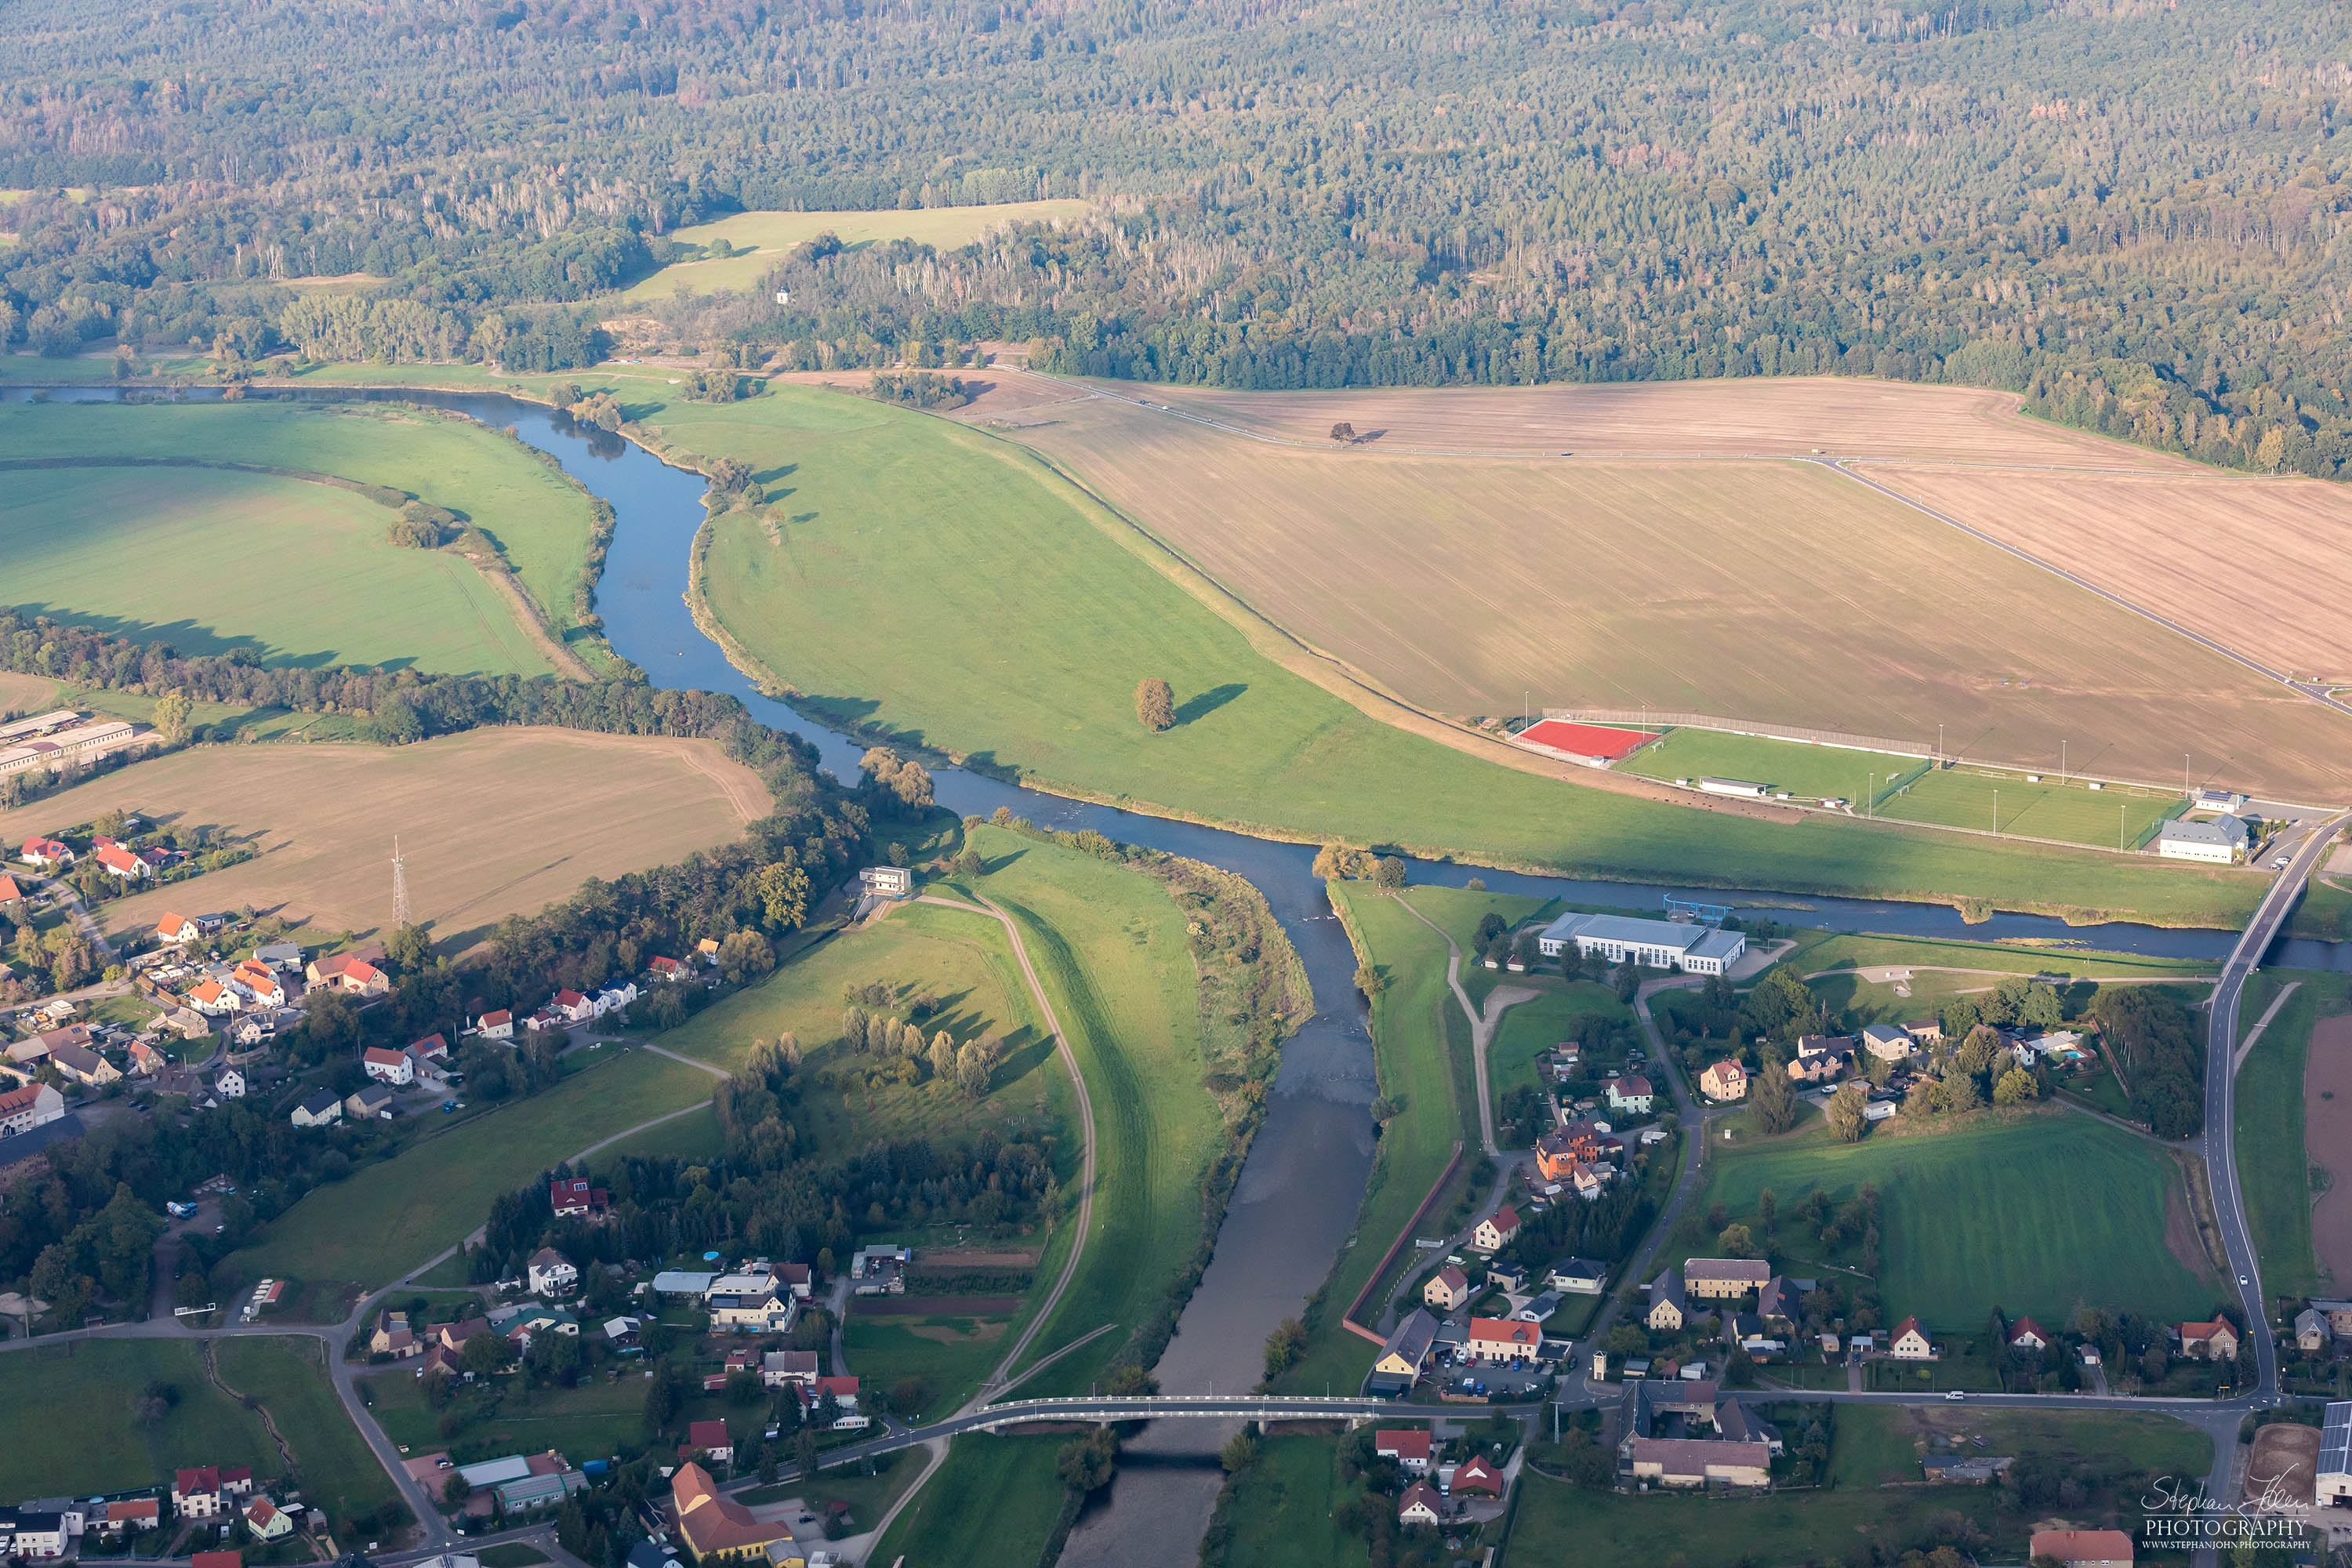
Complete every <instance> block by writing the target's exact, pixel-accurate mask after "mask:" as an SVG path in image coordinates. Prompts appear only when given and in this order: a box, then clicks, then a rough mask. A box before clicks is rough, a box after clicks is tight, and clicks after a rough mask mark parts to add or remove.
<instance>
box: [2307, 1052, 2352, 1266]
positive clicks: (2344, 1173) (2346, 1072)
mask: <svg viewBox="0 0 2352 1568" xmlns="http://www.w3.org/2000/svg"><path fill="white" fill-rule="evenodd" d="M2303 1141H2304V1147H2305V1149H2306V1150H2307V1151H2309V1153H2310V1158H2311V1163H2313V1164H2314V1165H2315V1166H2317V1167H2319V1168H2320V1169H2323V1170H2325V1171H2326V1173H2327V1176H2328V1180H2327V1183H2326V1191H2325V1192H2322V1193H2320V1194H2319V1195H2318V1196H2317V1197H2316V1198H2315V1199H2314V1200H2313V1202H2312V1205H2311V1249H2312V1251H2313V1252H2314V1253H2315V1254H2316V1255H2317V1256H2318V1258H2319V1267H2320V1270H2321V1272H2322V1273H2323V1274H2324V1275H2325V1276H2326V1279H2330V1280H2332V1281H2335V1282H2336V1283H2337V1284H2342V1283H2343V1282H2345V1281H2347V1280H2352V1159H2347V1157H2346V1155H2345V1151H2347V1150H2352V1014H2346V1015H2339V1016H2336V1017H2333V1018H2322V1019H2321V1020H2319V1022H2318V1023H2316V1024H2315V1025H2313V1026H2312V1029H2311V1050H2310V1054H2309V1056H2308V1057H2307V1058H2305V1063H2304V1068H2303ZM2314 1185H2315V1186H2316V1185H2317V1184H2316V1183H2315V1184H2314Z"/></svg>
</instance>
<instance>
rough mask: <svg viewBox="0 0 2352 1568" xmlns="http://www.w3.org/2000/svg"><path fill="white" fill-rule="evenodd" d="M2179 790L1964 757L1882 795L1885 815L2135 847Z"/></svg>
mask: <svg viewBox="0 0 2352 1568" xmlns="http://www.w3.org/2000/svg"><path fill="white" fill-rule="evenodd" d="M2180 799H2181V796H2180V792H2179V791H2178V790H2166V789H2158V788H2154V787H2150V786H2147V785H2143V784H2128V785H2126V784H2109V785H2107V786H2106V787H2105V788H2104V789H2092V788H2091V787H2090V786H2089V785H2088V784H2084V783H2083V782H2082V781H2081V780H2080V779H2073V780H2066V781H2061V780H2059V779H2058V778H2057V777H2055V776H2054V775H2053V774H2051V773H2043V774H2042V776H2041V778H2040V779H2039V780H2038V781H2034V780H2030V779H2029V778H2028V777H2027V776H2026V775H2025V774H2024V773H2019V772H2016V771H2013V770H2004V769H2000V768H1986V767H1979V766H1977V765H1976V764H1974V763H1959V764H1958V765H1956V766H1953V767H1948V768H1942V769H1930V770H1929V771H1928V772H1927V773H1923V774H1921V775H1920V776H1919V777H1918V778H1916V779H1915V780H1913V781H1912V782H1911V783H1909V784H1905V785H1904V786H1903V787H1902V788H1900V789H1898V790H1896V791H1895V793H1894V794H1893V795H1888V796H1883V797H1882V798H1881V799H1880V800H1879V803H1878V806H1877V811H1878V815H1879V816H1881V817H1885V818H1893V819H1896V820H1899V821H1904V822H1932V823H1937V824H1940V825H1942V826H1947V827H1973V828H1979V829H1982V830H1984V831H1986V832H1993V833H2012V834H2017V835H2020V836H2021V837H2027V838H2054V839H2058V840H2061V841H2062V842H2064V843H2068V844H2095V845H2097V846H2098V847H2101V848H2103V849H2137V848H2138V847H2139V846H2140V845H2141V844H2142V843H2144V842H2146V841H2147V837H2148V836H2149V835H2151V834H2153V833H2154V832H2155V831H2156V829H2157V826H2158V824H2160V823H2161V822H2163V820H2164V819H2165V818H2166V817H2167V816H2170V815H2171V814H2172V812H2173V810H2174V809H2175V808H2176V807H2177V806H2179V804H2180Z"/></svg>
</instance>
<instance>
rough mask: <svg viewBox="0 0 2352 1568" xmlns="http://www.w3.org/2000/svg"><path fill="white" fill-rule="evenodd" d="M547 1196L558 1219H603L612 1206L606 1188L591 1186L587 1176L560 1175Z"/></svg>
mask: <svg viewBox="0 0 2352 1568" xmlns="http://www.w3.org/2000/svg"><path fill="white" fill-rule="evenodd" d="M547 1196H548V1202H549V1203H550V1205H551V1206H552V1207H553V1208H554V1210H555V1217H556V1218H558V1219H584V1220H591V1221H597V1220H602V1219H603V1218H604V1215H605V1213H606V1211H607V1210H608V1209H609V1208H610V1207H611V1206H612V1199H611V1198H610V1196H609V1195H608V1194H606V1193H605V1191H604V1188H602V1187H592V1186H590V1185H589V1184H588V1178H587V1177H585V1176H558V1177H557V1178H556V1179H555V1181H554V1183H553V1184H551V1185H550V1187H549V1188H548V1193H547Z"/></svg>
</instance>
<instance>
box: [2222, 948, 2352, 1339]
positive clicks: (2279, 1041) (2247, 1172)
mask: <svg viewBox="0 0 2352 1568" xmlns="http://www.w3.org/2000/svg"><path fill="white" fill-rule="evenodd" d="M2289 982H2300V983H2301V984H2297V985H2296V986H2295V991H2294V995H2292V996H2290V997H2288V998H2287V1000H2286V1005H2284V1006H2283V1007H2281V1008H2280V1009H2279V1012H2278V1016H2276V1017H2274V1018H2273V1019H2272V1020H2271V1021H2270V1026H2269V1027H2268V1028H2266V1029H2264V1030H2263V1034H2262V1038H2261V1039H2260V1040H2258V1041H2256V1042H2255V1044H2254V1048H2253V1049H2252V1051H2250V1052H2248V1053H2247V1055H2246V1059H2245V1061H2244V1063H2243V1064H2242V1066H2241V1067H2240V1068H2238V1087H2237V1100H2236V1105H2235V1110H2236V1112H2237V1115H2236V1122H2237V1125H2236V1127H2235V1129H2234V1136H2235V1137H2236V1140H2237V1152H2238V1184H2239V1187H2240V1188H2241V1190H2242V1191H2243V1192H2244V1194H2245V1195H2246V1222H2247V1224H2248V1225H2249V1226H2251V1227H2252V1231H2253V1239H2254V1251H2255V1253H2256V1254H2257V1255H2258V1256H2259V1257H2260V1258H2261V1259H2262V1265H2263V1289H2264V1291H2266V1292H2267V1293H2268V1294H2270V1295H2272V1296H2303V1295H2310V1294H2313V1293H2315V1292H2317V1291H2319V1290H2320V1289H2322V1288H2323V1281H2322V1279H2321V1278H2320V1271H2319V1259H2318V1257H2317V1255H2316V1254H2315V1252H2314V1250H2313V1248H2312V1241H2311V1203H2312V1195H2313V1194H2312V1190H2311V1153H2310V1149H2309V1146H2308V1144H2307V1143H2306V1142H2305V1130H2304V1113H2303V1102H2304V1081H2303V1079H2304V1065H2305V1060H2306V1058H2308V1056H2309V1053H2310V1050H2311V1031H2312V1026H2314V1025H2315V1024H2316V1023H2318V1021H2319V1020H2320V1019H2322V1018H2324V1017H2329V1016H2334V1015H2336V1014H2337V1013H2341V1012H2343V1011H2345V1008H2346V1005H2347V1000H2352V997H2347V991H2352V983H2347V980H2346V977H2345V976H2343V975H2341V974H2316V973H2299V972H2294V971H2288V970H2277V969H2265V970H2263V971H2261V972H2260V973H2257V974H2255V976H2254V978H2253V982H2252V984H2250V985H2248V986H2247V988H2246V995H2245V999H2244V1000H2243V1002H2242V1003H2241V1005H2240V1007H2239V1013H2238V1019H2239V1033H2238V1040H2239V1043H2240V1044H2241V1045H2242V1044H2244V1042H2245V1038H2246V1037H2247V1036H2248V1035H2249V1034H2251V1033H2252V1031H2253V1028H2254V1026H2255V1024H2257V1023H2258V1022H2260V1020H2261V1018H2262V1016H2263V1014H2264V1013H2265V1012H2267V1011H2269V1009H2270V1005H2271V1004H2272V1003H2273V1001H2275V1000H2276V999H2277V997H2278V994H2279V989H2280V987H2281V986H2282V985H2284V984H2287V983H2289Z"/></svg>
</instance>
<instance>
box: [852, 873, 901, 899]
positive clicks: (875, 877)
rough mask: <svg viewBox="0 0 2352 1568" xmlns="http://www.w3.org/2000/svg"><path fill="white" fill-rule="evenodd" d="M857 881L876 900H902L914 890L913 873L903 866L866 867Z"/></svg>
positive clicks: (858, 874)
mask: <svg viewBox="0 0 2352 1568" xmlns="http://www.w3.org/2000/svg"><path fill="white" fill-rule="evenodd" d="M857 880H858V882H859V883H860V884H861V885H862V886H863V887H864V888H865V889H866V891H867V892H869V893H871V894H873V895H874V896H875V897H876V898H877V899H903V898H905V897H906V896H907V895H908V894H909V893H911V892H913V891H914V890H915V873H914V872H913V871H911V870H909V869H908V868H906V867H904V866H868V867H866V868H864V869H863V870H861V871H859V872H858V873H857Z"/></svg>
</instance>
